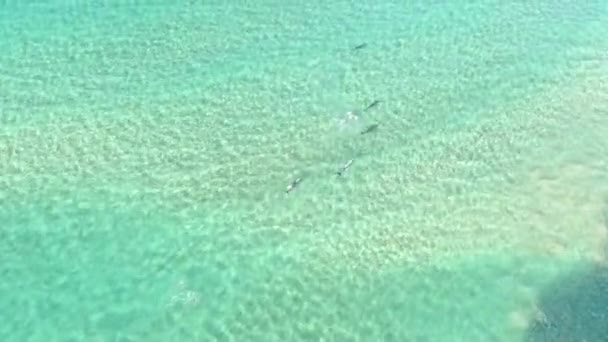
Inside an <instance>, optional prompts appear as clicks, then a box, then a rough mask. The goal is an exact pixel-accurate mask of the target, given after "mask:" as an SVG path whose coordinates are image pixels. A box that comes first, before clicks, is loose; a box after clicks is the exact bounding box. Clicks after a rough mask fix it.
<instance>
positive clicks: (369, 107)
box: [363, 100, 380, 112]
mask: <svg viewBox="0 0 608 342" xmlns="http://www.w3.org/2000/svg"><path fill="white" fill-rule="evenodd" d="M379 104H380V100H374V102H372V103H370V104H369V106H367V107H365V109H364V110H363V111H364V112H366V111H368V110H370V109H372V108H374V107H376V106H377V105H379Z"/></svg>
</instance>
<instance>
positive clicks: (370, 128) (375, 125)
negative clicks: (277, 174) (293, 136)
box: [285, 44, 380, 194]
mask: <svg viewBox="0 0 608 342" xmlns="http://www.w3.org/2000/svg"><path fill="white" fill-rule="evenodd" d="M365 45H366V44H361V45H358V46H356V47H355V48H354V49H353V50H358V49H361V48H363V47H365ZM379 104H380V101H379V100H374V102H372V103H370V104H369V105H368V106H367V107H365V109H363V111H364V112H366V111H368V110H370V109H372V108H374V107H376V106H377V105H379ZM349 114H351V115H352V113H349ZM378 126H379V124H378V123H373V124H371V125H369V126H367V127H365V129H363V130H362V131H361V132H360V134H362V135H363V134H368V133H371V132H373V131H375V130H376V129H378ZM354 161H355V160H354V159H350V160H348V161H347V162H346V163H345V164H344V165H342V167H340V169H339V170H338V171H337V172H336V175H337V176H338V177H341V176H342V175H343V174H344V173H345V172H346V170H348V169H349V168H350V167H351V166H352V165H353V162H354ZM303 179H304V178H303V177H298V178H296V179H295V180H294V181H293V182H291V183H290V184H289V185H288V186H287V190H286V191H285V193H287V194H289V193H290V192H292V191H294V190H295V189H296V187H297V186H298V185H299V184H300V183H301V182H302V180H303Z"/></svg>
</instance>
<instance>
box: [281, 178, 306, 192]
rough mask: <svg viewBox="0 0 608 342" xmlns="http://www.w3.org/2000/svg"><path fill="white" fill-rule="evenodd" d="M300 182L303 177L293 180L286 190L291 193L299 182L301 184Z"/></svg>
mask: <svg viewBox="0 0 608 342" xmlns="http://www.w3.org/2000/svg"><path fill="white" fill-rule="evenodd" d="M300 182H302V177H298V178H296V179H295V180H294V181H293V182H291V183H290V184H289V185H288V186H287V190H286V191H285V193H287V194H288V193H290V192H292V191H293V190H295V188H296V187H297V186H298V184H300Z"/></svg>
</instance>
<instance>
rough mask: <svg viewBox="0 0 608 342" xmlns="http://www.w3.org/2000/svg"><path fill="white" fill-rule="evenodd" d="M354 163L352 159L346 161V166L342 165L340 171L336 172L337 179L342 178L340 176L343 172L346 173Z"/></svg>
mask: <svg viewBox="0 0 608 342" xmlns="http://www.w3.org/2000/svg"><path fill="white" fill-rule="evenodd" d="M354 161H355V160H354V159H351V160H349V161H347V162H346V164H344V165H342V167H341V168H340V170H338V172H336V175H338V177H340V176H342V174H344V172H346V170H348V168H349V167H351V165H353V162H354Z"/></svg>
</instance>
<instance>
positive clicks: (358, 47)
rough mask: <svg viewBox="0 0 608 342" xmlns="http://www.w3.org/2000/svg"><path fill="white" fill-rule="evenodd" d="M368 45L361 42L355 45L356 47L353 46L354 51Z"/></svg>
mask: <svg viewBox="0 0 608 342" xmlns="http://www.w3.org/2000/svg"><path fill="white" fill-rule="evenodd" d="M366 46H367V43H363V44H359V45H357V46H355V47H354V48H353V51H356V50H361V49H363V48H364V47H366Z"/></svg>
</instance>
